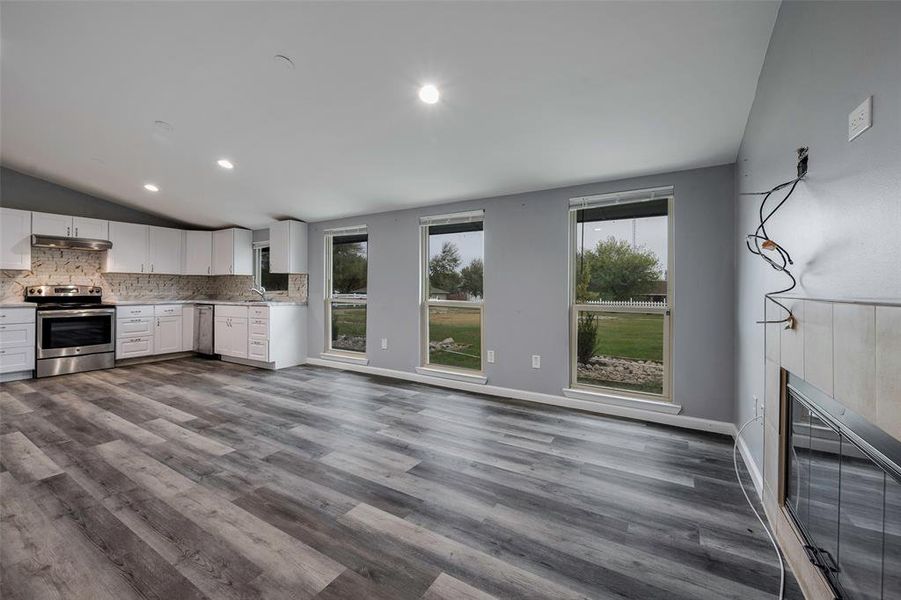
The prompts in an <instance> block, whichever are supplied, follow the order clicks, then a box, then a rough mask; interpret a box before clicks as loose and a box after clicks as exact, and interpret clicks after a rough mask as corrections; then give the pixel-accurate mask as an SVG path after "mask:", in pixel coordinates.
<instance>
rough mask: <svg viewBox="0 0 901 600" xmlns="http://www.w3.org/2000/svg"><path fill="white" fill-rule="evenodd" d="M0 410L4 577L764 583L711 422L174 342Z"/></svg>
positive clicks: (434, 583)
mask: <svg viewBox="0 0 901 600" xmlns="http://www.w3.org/2000/svg"><path fill="white" fill-rule="evenodd" d="M0 414H2V426H0V452H2V454H0V463H2V469H0V500H2V502H0V508H2V531H0V534H2V538H0V549H2V556H0V566H2V570H0V575H2V584H0V585H2V597H3V598H4V599H7V600H12V599H14V598H29V599H31V598H63V599H66V600H76V599H85V600H101V599H105V598H110V599H115V600H127V599H130V598H157V599H161V600H181V599H194V598H217V599H218V598H222V599H251V598H266V599H289V598H290V599H310V598H316V599H317V600H326V599H328V600H337V599H350V600H369V599H372V600H406V599H410V600H419V599H423V600H487V599H490V598H515V599H550V600H567V599H582V598H598V599H613V598H640V599H667V600H678V599H692V600H698V599H706V598H741V599H742V600H747V599H751V598H767V597H775V596H774V594H775V591H776V589H777V588H778V583H779V570H778V567H777V565H776V562H775V557H774V555H773V553H772V549H771V548H770V546H769V545H768V541H767V539H766V537H765V535H764V533H763V531H762V530H761V528H760V526H759V524H758V523H757V521H756V520H755V519H754V517H753V515H752V514H751V512H750V510H749V509H748V507H747V506H746V505H745V503H744V499H743V498H742V496H741V493H740V491H739V489H738V486H737V484H736V482H735V479H734V476H733V472H732V455H731V450H732V446H731V440H729V439H728V438H725V437H721V436H715V435H705V434H700V433H694V432H687V431H682V430H678V429H672V428H667V427H662V426H655V425H649V424H644V423H637V422H632V421H627V420H617V419H612V418H602V417H597V416H592V415H586V414H580V413H575V412H570V411H564V410H557V409H552V408H542V407H538V406H533V405H526V404H518V403H513V402H502V401H499V400H497V399H492V398H488V397H483V396H479V395H476V394H465V393H456V392H453V391H449V390H446V389H440V388H433V387H429V386H424V385H417V384H412V383H408V382H401V381H395V380H389V379H382V378H374V377H368V376H364V375H359V374H354V373H349V372H342V371H336V370H330V369H323V368H311V367H298V368H293V369H286V370H282V371H278V372H271V371H263V370H257V369H252V368H249V367H243V366H239V365H232V364H228V363H222V362H214V361H208V360H202V359H194V358H192V359H180V360H173V361H169V362H162V363H155V364H145V365H137V366H131V367H125V368H118V369H114V370H110V371H98V372H93V373H81V374H77V375H68V376H63V377H55V378H49V379H41V380H29V381H23V382H15V383H8V384H4V385H3V386H2V391H0ZM789 581H790V586H789V594H788V597H789V598H800V597H801V595H800V593H799V592H798V590H797V585H796V584H795V582H794V579H792V578H791V577H790V576H789Z"/></svg>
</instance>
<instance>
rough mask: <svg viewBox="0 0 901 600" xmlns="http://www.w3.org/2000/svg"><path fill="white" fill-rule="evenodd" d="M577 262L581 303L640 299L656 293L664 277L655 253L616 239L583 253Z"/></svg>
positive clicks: (577, 293)
mask: <svg viewBox="0 0 901 600" xmlns="http://www.w3.org/2000/svg"><path fill="white" fill-rule="evenodd" d="M577 260H578V262H577V263H576V264H577V266H578V268H579V279H578V281H577V282H576V298H577V301H578V302H589V301H592V300H607V301H610V300H620V301H622V300H638V299H640V298H641V297H642V296H643V295H644V294H648V293H650V292H651V291H653V290H654V287H655V284H656V283H657V282H658V281H660V278H661V275H662V273H661V270H660V268H659V265H658V262H657V256H656V255H655V254H654V253H653V252H651V251H650V250H647V249H644V248H633V247H632V245H631V244H630V243H629V242H627V241H625V240H618V239H616V238H613V237H611V238H608V239H607V240H604V241H600V242H598V244H597V246H595V248H594V249H593V250H591V249H586V250H583V251H582V252H580V253H579V255H578V257H577Z"/></svg>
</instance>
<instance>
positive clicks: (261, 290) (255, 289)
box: [250, 285, 266, 301]
mask: <svg viewBox="0 0 901 600" xmlns="http://www.w3.org/2000/svg"><path fill="white" fill-rule="evenodd" d="M250 291H251V292H254V293H256V294H259V295H260V300H263V301H265V300H266V288H264V287H263V286H262V285H260V286H259V287H257V286H256V285H254V286H251V288H250Z"/></svg>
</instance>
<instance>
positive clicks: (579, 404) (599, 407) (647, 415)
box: [307, 358, 735, 437]
mask: <svg viewBox="0 0 901 600" xmlns="http://www.w3.org/2000/svg"><path fill="white" fill-rule="evenodd" d="M307 364H309V365H315V366H317V367H329V368H333V369H342V370H345V371H355V372H358V373H367V374H369V375H379V376H382V377H392V378H394V379H403V380H406V381H415V382H417V383H427V384H429V385H435V386H439V387H445V388H451V389H455V390H461V391H464V392H473V393H476V394H487V395H489V396H497V397H500V398H511V399H514V400H524V401H526V402H536V403H538V404H547V405H550V406H560V407H563V408H574V409H577V410H583V411H585V412H590V413H595V414H599V415H607V416H614V417H625V418H628V419H636V420H639V421H648V422H651V423H660V424H663V425H672V426H674V427H682V428H684V429H695V430H698V431H711V432H714V433H721V434H723V435H728V436H730V437H734V436H735V426H734V425H733V424H732V423H729V422H727V421H714V420H712V419H702V418H699V417H689V416H685V415H671V414H666V413H660V412H653V411H647V410H640V409H636V408H628V407H624V406H613V405H608V404H601V403H599V402H592V401H590V400H580V399H577V398H567V397H565V396H556V395H554V394H542V393H539V392H528V391H525V390H517V389H513V388H506V387H500V386H496V385H484V384H479V383H468V382H464V381H454V380H451V379H445V378H441V377H430V376H428V375H423V374H420V373H408V372H406V371H397V370H395V369H385V368H382V367H371V366H368V365H353V364H348V363H339V362H335V361H329V360H323V359H321V358H308V359H307Z"/></svg>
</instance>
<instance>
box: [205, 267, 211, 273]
mask: <svg viewBox="0 0 901 600" xmlns="http://www.w3.org/2000/svg"><path fill="white" fill-rule="evenodd" d="M210 268H211V267H207V268H206V274H207V275H209V274H210Z"/></svg>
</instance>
